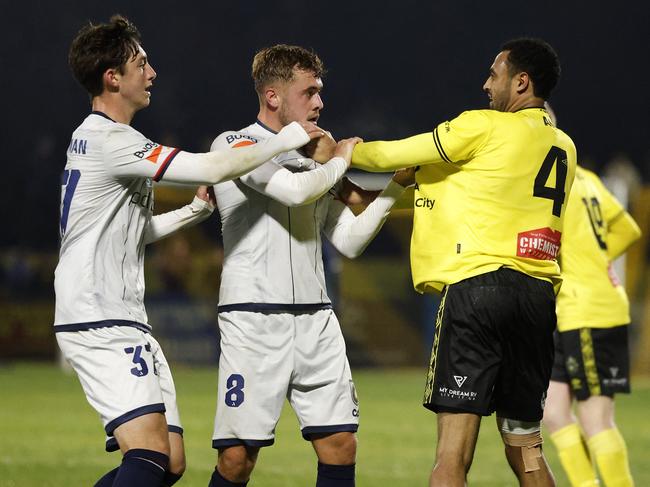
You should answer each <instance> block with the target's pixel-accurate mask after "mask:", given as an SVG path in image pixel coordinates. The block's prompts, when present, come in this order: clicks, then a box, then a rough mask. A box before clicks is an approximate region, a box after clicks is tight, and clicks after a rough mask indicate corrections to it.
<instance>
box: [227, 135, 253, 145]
mask: <svg viewBox="0 0 650 487" xmlns="http://www.w3.org/2000/svg"><path fill="white" fill-rule="evenodd" d="M226 143H227V144H228V145H232V147H233V148H237V147H246V146H247V145H253V144H257V139H256V138H254V137H251V136H250V135H246V134H230V135H228V136H226Z"/></svg>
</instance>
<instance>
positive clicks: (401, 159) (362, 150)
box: [352, 132, 442, 172]
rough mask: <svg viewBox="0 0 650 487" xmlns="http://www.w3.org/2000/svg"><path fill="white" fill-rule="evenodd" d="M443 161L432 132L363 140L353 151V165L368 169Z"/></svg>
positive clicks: (380, 170) (382, 169)
mask: <svg viewBox="0 0 650 487" xmlns="http://www.w3.org/2000/svg"><path fill="white" fill-rule="evenodd" d="M438 161H442V159H441V157H440V154H439V153H438V151H437V149H436V147H435V145H434V142H433V135H432V133H431V132H428V133H425V134H420V135H414V136H413V137H408V138H406V139H402V140H393V141H382V140H380V141H377V142H363V143H360V144H357V145H356V147H355V148H354V151H353V152H352V165H353V166H354V167H357V168H359V169H364V170H366V171H374V172H383V171H395V170H397V169H402V168H405V167H413V166H421V165H424V164H430V163H432V162H438Z"/></svg>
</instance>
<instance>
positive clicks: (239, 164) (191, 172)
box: [163, 122, 323, 185]
mask: <svg viewBox="0 0 650 487" xmlns="http://www.w3.org/2000/svg"><path fill="white" fill-rule="evenodd" d="M322 135H323V131H322V129H320V128H319V127H318V126H317V125H315V124H313V123H310V122H303V123H298V122H292V123H290V124H289V125H287V126H286V127H284V128H283V129H282V130H280V132H278V133H277V134H276V135H274V136H273V137H269V138H268V139H266V140H264V141H261V142H259V143H257V144H253V145H250V146H247V147H242V148H238V149H237V150H233V149H224V150H218V151H213V152H207V153H203V154H192V153H189V152H180V153H179V154H178V155H177V156H176V157H175V159H174V160H173V161H172V163H171V164H170V165H169V167H168V169H167V170H166V172H165V174H164V176H163V180H164V181H167V182H172V183H181V184H193V185H198V184H206V185H212V184H217V183H220V182H223V181H228V180H230V179H235V178H238V177H240V176H242V175H243V174H246V173H247V172H250V171H251V170H253V169H255V168H256V167H258V166H260V165H261V164H263V163H264V162H266V161H268V160H269V159H271V158H273V157H275V156H276V155H278V154H280V153H282V152H286V151H289V150H293V149H297V148H299V147H302V146H303V145H305V144H307V143H308V142H309V141H310V140H311V139H314V138H318V137H321V136H322Z"/></svg>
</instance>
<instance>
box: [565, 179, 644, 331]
mask: <svg viewBox="0 0 650 487" xmlns="http://www.w3.org/2000/svg"><path fill="white" fill-rule="evenodd" d="M565 225H566V228H567V231H566V232H565V234H564V235H563V237H562V250H561V251H560V267H561V269H562V278H563V282H562V288H561V289H560V294H558V297H557V325H558V330H560V331H568V330H574V329H578V328H584V327H589V328H609V327H612V326H620V325H625V324H627V323H629V322H630V312H629V302H628V298H627V295H626V294H625V289H624V288H623V286H622V285H621V283H620V282H619V280H618V278H617V277H616V274H615V273H614V269H613V268H612V266H611V260H612V259H614V258H615V257H617V256H618V255H620V253H622V252H623V251H624V250H625V249H626V248H627V247H628V246H629V245H630V244H632V242H634V241H635V240H636V239H638V238H639V236H640V235H641V233H640V230H639V227H638V226H637V225H636V223H635V222H634V220H633V219H632V217H631V216H630V215H629V214H628V213H627V212H626V211H625V210H624V209H623V207H622V206H621V204H620V203H619V202H618V201H617V200H616V198H614V196H612V194H611V193H610V192H609V191H607V189H606V188H605V186H603V183H602V182H601V181H600V179H599V178H598V176H596V175H595V174H594V173H592V172H590V171H587V170H586V169H583V168H581V167H578V169H577V171H576V178H575V181H574V183H573V187H572V188H571V196H570V197H569V202H568V205H567V209H566V219H565ZM619 242H620V243H619ZM612 252H613V253H612Z"/></svg>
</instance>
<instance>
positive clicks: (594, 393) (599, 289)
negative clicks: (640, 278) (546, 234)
mask: <svg viewBox="0 0 650 487" xmlns="http://www.w3.org/2000/svg"><path fill="white" fill-rule="evenodd" d="M565 225H566V228H567V229H569V230H568V231H567V232H566V233H565V234H564V235H563V237H562V250H561V251H560V267H561V269H562V277H563V283H562V288H561V289H560V293H559V294H558V296H557V327H558V331H557V332H556V334H555V363H554V365H553V372H552V374H551V382H550V385H549V388H548V395H547V399H546V407H545V409H544V424H545V426H546V427H547V428H548V430H549V432H550V433H551V435H550V437H551V440H552V441H553V444H554V445H555V447H556V448H557V451H558V456H559V457H560V461H561V463H562V466H563V467H564V470H565V472H566V474H567V476H568V477H569V480H570V481H571V485H572V486H573V487H595V486H598V485H600V484H599V483H598V478H597V475H596V471H595V470H596V469H595V466H596V465H597V466H598V470H599V471H600V477H601V479H602V480H603V482H604V484H605V486H607V487H613V486H616V487H630V486H632V485H634V481H633V480H632V475H631V474H630V468H629V465H628V459H627V448H626V446H625V441H624V440H623V437H622V436H621V434H620V433H619V431H618V428H617V427H616V423H615V422H614V395H615V394H617V393H629V392H630V380H629V370H630V365H629V359H630V354H629V348H628V334H627V324H628V323H629V322H630V312H629V308H630V306H629V302H628V298H627V295H626V294H625V289H624V288H623V286H622V284H621V283H620V281H619V280H618V278H617V277H616V274H615V273H614V269H613V267H612V261H613V260H614V259H616V258H617V257H618V256H620V255H621V254H623V252H625V251H626V250H627V248H628V247H629V246H630V245H632V244H633V243H634V242H635V241H636V240H637V239H638V238H639V237H640V236H641V231H640V230H639V227H638V225H637V224H636V222H635V221H634V220H633V219H632V217H631V216H630V215H629V213H627V212H626V211H625V209H624V208H623V207H622V206H621V204H620V203H619V202H618V201H617V200H616V198H615V197H614V196H613V195H612V194H611V193H610V192H609V191H607V189H606V188H605V186H604V185H603V183H602V182H601V181H600V179H599V178H598V176H596V175H595V174H594V173H592V172H590V171H588V170H586V169H584V168H582V167H578V168H577V170H576V178H575V181H574V183H573V188H572V189H571V196H570V197H569V199H568V203H567V208H566V217H565ZM574 399H575V400H576V409H577V414H578V418H579V419H577V420H576V417H575V416H574V414H573V412H572V404H573V401H574ZM585 443H586V445H587V447H588V449H589V452H590V453H589V454H588V453H587V449H586V448H585ZM592 460H593V463H592Z"/></svg>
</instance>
